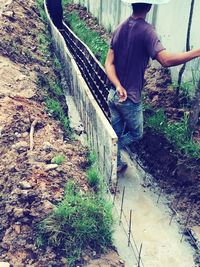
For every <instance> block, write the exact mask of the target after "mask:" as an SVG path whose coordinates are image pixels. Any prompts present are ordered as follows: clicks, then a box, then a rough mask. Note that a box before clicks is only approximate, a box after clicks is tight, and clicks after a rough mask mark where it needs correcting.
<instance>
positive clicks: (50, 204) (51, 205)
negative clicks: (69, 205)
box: [43, 200, 54, 210]
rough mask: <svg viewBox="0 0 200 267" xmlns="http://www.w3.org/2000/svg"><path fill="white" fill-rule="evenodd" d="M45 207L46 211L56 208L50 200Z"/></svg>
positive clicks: (45, 203) (45, 202) (46, 201)
mask: <svg viewBox="0 0 200 267" xmlns="http://www.w3.org/2000/svg"><path fill="white" fill-rule="evenodd" d="M43 205H44V210H52V209H53V208H54V205H53V204H52V203H51V202H50V201H49V200H45V201H44V203H43Z"/></svg>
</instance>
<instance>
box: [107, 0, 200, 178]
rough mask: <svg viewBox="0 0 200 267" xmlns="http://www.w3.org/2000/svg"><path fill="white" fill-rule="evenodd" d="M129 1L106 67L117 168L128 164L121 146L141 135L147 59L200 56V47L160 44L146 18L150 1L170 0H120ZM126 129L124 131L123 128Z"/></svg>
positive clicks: (165, 62)
mask: <svg viewBox="0 0 200 267" xmlns="http://www.w3.org/2000/svg"><path fill="white" fill-rule="evenodd" d="M122 1H123V2H126V3H130V4H131V5H132V9H133V14H132V15H131V16H130V17H129V18H128V19H127V20H125V21H124V22H123V23H122V24H120V25H119V26H118V27H117V29H116V30H115V31H114V33H113V36H112V39H111V43H110V48H109V51H108V54H107V58H106V62H105V68H106V73H107V76H108V78H109V80H110V81H111V82H112V84H113V86H114V88H111V90H110V92H109V95H108V104H109V108H110V112H111V123H112V126H113V128H114V130H115V132H116V134H117V136H118V159H117V160H118V163H117V172H118V173H119V172H121V171H122V170H124V169H125V168H126V167H127V164H126V163H125V162H123V161H122V160H121V155H120V151H121V149H122V148H123V147H127V146H130V148H131V147H134V144H135V143H136V142H137V141H139V140H140V139H141V138H142V135H143V112H142V100H141V92H142V88H143V85H144V72H145V69H146V67H147V65H148V62H149V59H150V58H151V59H153V60H157V61H158V62H159V63H160V64H161V65H162V66H163V67H171V66H177V65H179V64H183V63H186V62H188V61H190V60H192V59H194V58H196V57H199V56H200V48H199V49H194V50H191V51H188V52H181V53H170V52H168V51H167V50H166V49H165V48H164V46H163V45H162V44H161V42H160V40H159V38H158V36H157V34H156V32H155V30H154V28H153V26H152V25H150V24H149V23H147V22H146V21H145V19H146V15H147V13H148V12H149V11H150V9H151V7H152V4H164V3H168V2H169V1H170V0H143V1H142V0H122ZM125 127H126V128H127V129H128V131H127V132H126V133H124V128H125Z"/></svg>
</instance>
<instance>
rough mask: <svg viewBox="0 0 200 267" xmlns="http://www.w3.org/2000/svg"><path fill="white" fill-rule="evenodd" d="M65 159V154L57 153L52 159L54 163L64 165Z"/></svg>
mask: <svg viewBox="0 0 200 267" xmlns="http://www.w3.org/2000/svg"><path fill="white" fill-rule="evenodd" d="M64 161H65V157H64V156H63V155H57V156H55V157H53V158H52V160H51V162H52V163H55V164H57V165H62V164H63V162H64Z"/></svg>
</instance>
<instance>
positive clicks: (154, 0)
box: [122, 0, 170, 5]
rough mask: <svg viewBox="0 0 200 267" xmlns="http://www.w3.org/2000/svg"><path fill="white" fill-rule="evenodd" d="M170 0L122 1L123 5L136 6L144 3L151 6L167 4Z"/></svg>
mask: <svg viewBox="0 0 200 267" xmlns="http://www.w3.org/2000/svg"><path fill="white" fill-rule="evenodd" d="M169 1H170V0H122V2H124V3H129V4H136V3H145V4H152V5H160V4H167V3H169Z"/></svg>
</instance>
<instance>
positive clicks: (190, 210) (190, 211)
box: [181, 201, 195, 242]
mask: <svg viewBox="0 0 200 267" xmlns="http://www.w3.org/2000/svg"><path fill="white" fill-rule="evenodd" d="M194 203H195V201H193V202H192V204H191V206H190V209H189V211H188V216H187V219H186V222H185V226H184V229H183V232H182V236H181V242H182V241H183V236H184V233H185V231H186V230H187V226H188V223H189V219H190V215H191V213H192V210H193V207H194Z"/></svg>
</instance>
